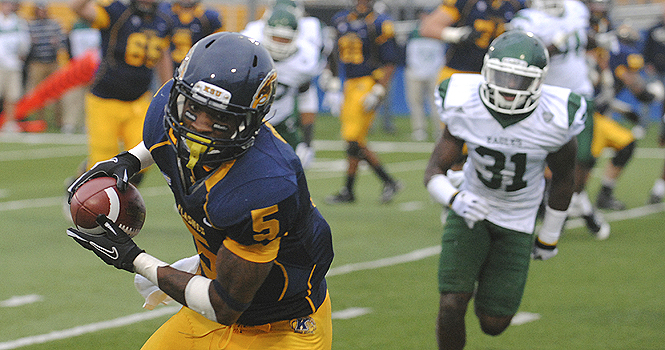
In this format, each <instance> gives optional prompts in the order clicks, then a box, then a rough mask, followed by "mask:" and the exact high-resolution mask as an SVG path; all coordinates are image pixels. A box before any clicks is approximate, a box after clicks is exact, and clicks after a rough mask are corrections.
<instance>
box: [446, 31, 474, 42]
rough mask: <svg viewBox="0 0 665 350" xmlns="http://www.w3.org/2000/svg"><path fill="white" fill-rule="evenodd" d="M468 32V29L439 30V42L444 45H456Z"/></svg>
mask: <svg viewBox="0 0 665 350" xmlns="http://www.w3.org/2000/svg"><path fill="white" fill-rule="evenodd" d="M470 32H471V28H470V27H445V28H443V30H441V40H443V41H444V42H446V43H451V44H456V43H459V42H460V41H461V40H462V37H464V36H465V35H467V34H469V33H470Z"/></svg>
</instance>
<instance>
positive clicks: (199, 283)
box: [185, 275, 217, 322]
mask: <svg viewBox="0 0 665 350" xmlns="http://www.w3.org/2000/svg"><path fill="white" fill-rule="evenodd" d="M210 283H212V280H211V279H209V278H205V277H203V276H199V275H196V276H194V277H192V279H190V280H189V282H187V286H186V287H185V303H186V304H187V307H188V308H190V309H192V310H194V311H196V312H198V313H199V314H201V315H203V317H205V318H207V319H209V320H210V321H213V322H217V314H215V309H214V308H213V307H212V303H211V302H210V292H209V290H210Z"/></svg>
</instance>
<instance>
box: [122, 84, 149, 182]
mask: <svg viewBox="0 0 665 350" xmlns="http://www.w3.org/2000/svg"><path fill="white" fill-rule="evenodd" d="M151 98H152V94H151V93H149V92H148V93H145V94H144V95H143V96H141V97H140V98H138V99H137V100H135V101H132V102H127V103H128V104H129V106H130V110H131V113H128V114H127V115H126V118H127V119H125V120H123V122H122V124H121V130H120V140H121V141H122V143H123V150H129V149H132V148H134V146H136V145H138V144H139V143H141V141H143V122H144V120H145V114H146V112H147V111H148V107H149V106H150V101H151ZM147 171H148V168H146V169H143V170H141V171H140V172H139V173H137V174H135V175H134V176H132V178H131V179H130V182H131V183H132V184H134V185H135V186H138V185H139V184H140V183H141V181H143V176H144V175H145V173H146V172H147Z"/></svg>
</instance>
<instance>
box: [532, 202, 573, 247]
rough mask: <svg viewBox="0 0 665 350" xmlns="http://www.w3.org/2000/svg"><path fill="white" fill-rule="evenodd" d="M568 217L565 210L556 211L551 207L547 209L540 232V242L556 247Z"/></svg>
mask: <svg viewBox="0 0 665 350" xmlns="http://www.w3.org/2000/svg"><path fill="white" fill-rule="evenodd" d="M567 216H568V215H567V214H566V211H565V210H555V209H552V208H550V206H549V205H548V206H547V207H545V217H544V218H543V224H542V226H541V227H540V231H538V240H539V241H540V242H541V243H543V244H546V245H549V246H555V245H556V244H557V242H558V241H559V236H561V230H563V225H564V224H565V223H566V217H567Z"/></svg>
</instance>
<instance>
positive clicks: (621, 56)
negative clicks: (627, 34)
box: [609, 42, 644, 93]
mask: <svg viewBox="0 0 665 350" xmlns="http://www.w3.org/2000/svg"><path fill="white" fill-rule="evenodd" d="M609 66H610V70H611V71H612V74H613V75H614V91H616V92H617V93H618V92H620V91H621V90H622V89H623V88H625V87H626V86H625V84H624V83H623V81H621V77H622V76H623V75H624V74H626V73H627V72H631V73H639V72H640V71H641V70H642V69H643V68H644V57H643V56H642V53H641V52H640V50H639V48H638V47H637V45H636V44H628V43H624V42H619V50H618V51H617V52H611V53H610V60H609Z"/></svg>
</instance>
